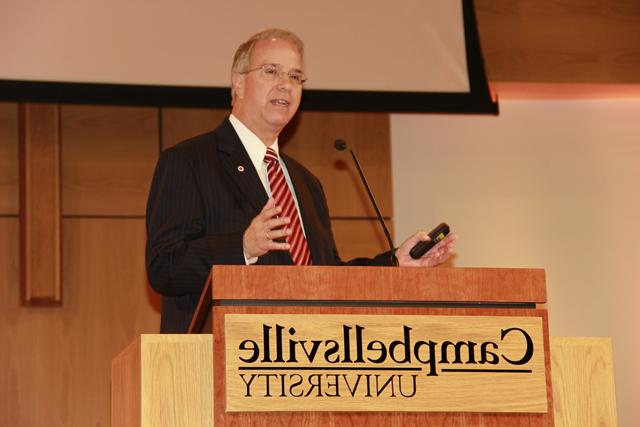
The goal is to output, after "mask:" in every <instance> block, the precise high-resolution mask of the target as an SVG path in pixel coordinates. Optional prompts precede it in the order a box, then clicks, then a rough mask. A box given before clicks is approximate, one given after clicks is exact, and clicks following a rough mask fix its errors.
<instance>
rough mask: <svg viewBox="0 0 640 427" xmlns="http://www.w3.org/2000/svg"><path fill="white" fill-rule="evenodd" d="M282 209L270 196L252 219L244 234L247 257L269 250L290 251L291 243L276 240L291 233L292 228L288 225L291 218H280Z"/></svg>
mask: <svg viewBox="0 0 640 427" xmlns="http://www.w3.org/2000/svg"><path fill="white" fill-rule="evenodd" d="M281 211H282V208H281V207H280V206H276V202H275V200H273V198H270V199H269V200H268V201H267V204H266V205H264V207H263V208H262V211H260V213H259V214H258V215H257V216H256V217H255V218H253V220H251V224H249V227H247V229H246V230H245V231H244V235H243V236H242V248H243V250H244V256H245V257H246V258H247V259H251V258H256V257H259V256H262V255H264V254H266V253H267V252H269V251H288V250H289V248H290V247H291V245H289V243H282V242H276V240H278V239H281V238H283V237H287V236H290V235H291V229H290V228H289V227H286V225H287V224H289V222H290V219H289V218H288V217H282V218H279V217H278V215H279V214H280V212H281Z"/></svg>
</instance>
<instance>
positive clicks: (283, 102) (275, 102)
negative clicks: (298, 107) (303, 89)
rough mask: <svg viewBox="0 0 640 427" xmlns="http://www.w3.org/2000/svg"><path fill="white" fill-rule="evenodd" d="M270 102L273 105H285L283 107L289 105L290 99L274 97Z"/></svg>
mask: <svg viewBox="0 0 640 427" xmlns="http://www.w3.org/2000/svg"><path fill="white" fill-rule="evenodd" d="M270 102H271V103H272V104H273V105H279V106H283V107H288V106H289V101H287V100H286V99H272V100H271V101H270Z"/></svg>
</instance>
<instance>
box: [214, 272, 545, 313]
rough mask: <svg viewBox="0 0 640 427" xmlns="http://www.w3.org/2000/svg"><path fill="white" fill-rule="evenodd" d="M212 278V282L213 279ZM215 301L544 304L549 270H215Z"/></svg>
mask: <svg viewBox="0 0 640 427" xmlns="http://www.w3.org/2000/svg"><path fill="white" fill-rule="evenodd" d="M211 281H212V283H211ZM209 282H210V283H208V284H207V285H211V284H212V285H213V286H211V289H212V299H213V300H214V301H215V300H218V301H219V300H266V301H277V300H309V301H311V300H315V301H364V302H374V301H377V302H396V301H397V302H405V301H406V302H414V301H415V302H465V303H468V302H488V303H537V304H541V303H545V302H546V300H547V292H546V282H545V272H544V270H542V269H517V268H444V267H438V268H412V267H328V266H317V267H316V266H311V267H295V266H256V265H252V266H237V265H236V266H233V265H219V266H214V267H213V268H212V272H211V275H210V277H209Z"/></svg>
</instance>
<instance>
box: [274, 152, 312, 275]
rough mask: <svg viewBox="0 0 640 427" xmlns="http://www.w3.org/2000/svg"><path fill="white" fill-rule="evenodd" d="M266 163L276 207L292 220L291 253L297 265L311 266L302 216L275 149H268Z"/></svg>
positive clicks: (288, 240)
mask: <svg viewBox="0 0 640 427" xmlns="http://www.w3.org/2000/svg"><path fill="white" fill-rule="evenodd" d="M264 162H265V163H266V164H267V173H268V174H269V185H270V186H271V195H272V196H273V198H274V199H275V201H276V205H278V206H280V207H281V208H282V212H281V214H280V215H281V216H287V217H289V219H291V222H290V223H289V227H291V235H290V236H289V237H287V239H286V240H287V242H288V243H289V244H290V245H291V248H290V249H289V251H290V252H291V258H292V259H293V263H294V264H295V265H311V253H310V252H309V247H308V246H307V239H306V238H305V237H304V233H303V232H302V225H301V223H300V216H299V215H298V209H296V204H295V202H294V201H293V196H292V195H291V190H290V189H289V186H288V185H287V181H286V180H285V179H284V173H283V172H282V168H281V167H280V162H279V161H278V154H277V153H276V152H275V150H273V148H269V147H267V154H265V156H264Z"/></svg>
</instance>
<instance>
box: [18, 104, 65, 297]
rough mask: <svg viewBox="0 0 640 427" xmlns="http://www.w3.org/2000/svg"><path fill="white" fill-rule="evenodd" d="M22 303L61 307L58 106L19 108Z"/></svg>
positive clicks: (36, 105) (22, 106)
mask: <svg viewBox="0 0 640 427" xmlns="http://www.w3.org/2000/svg"><path fill="white" fill-rule="evenodd" d="M19 122H20V126H19V131H20V136H19V139H20V242H21V243H20V250H21V256H22V257H21V272H20V274H21V285H22V301H23V303H24V304H28V305H60V304H61V303H62V289H61V282H60V281H61V278H60V268H61V266H60V255H61V254H60V251H61V246H62V244H61V234H62V232H61V226H62V222H61V208H60V203H61V202H60V187H61V185H60V145H61V143H60V107H59V105H57V104H30V103H28V104H20V108H19Z"/></svg>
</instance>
